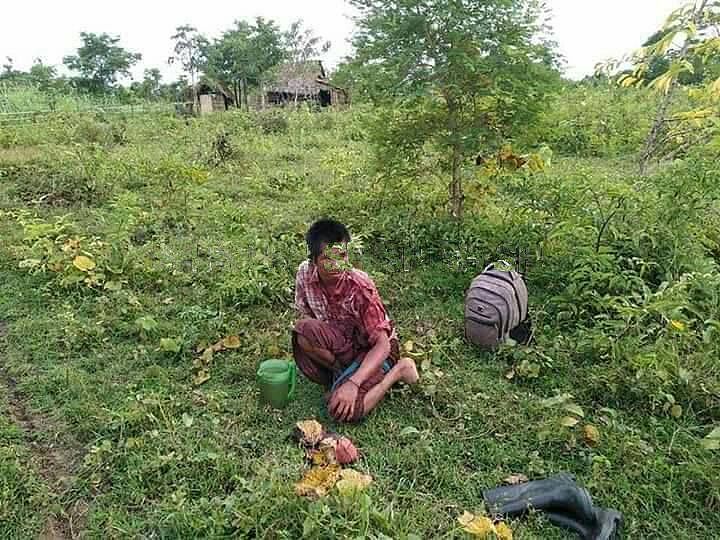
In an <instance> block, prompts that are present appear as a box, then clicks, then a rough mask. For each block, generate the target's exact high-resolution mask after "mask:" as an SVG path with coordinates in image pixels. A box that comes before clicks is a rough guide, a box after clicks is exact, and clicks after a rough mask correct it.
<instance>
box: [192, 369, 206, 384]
mask: <svg viewBox="0 0 720 540" xmlns="http://www.w3.org/2000/svg"><path fill="white" fill-rule="evenodd" d="M209 380H210V374H209V373H208V372H207V371H205V370H204V369H201V370H200V371H198V372H197V375H195V377H193V384H194V385H195V386H200V385H201V384H203V383H206V382H207V381H209Z"/></svg>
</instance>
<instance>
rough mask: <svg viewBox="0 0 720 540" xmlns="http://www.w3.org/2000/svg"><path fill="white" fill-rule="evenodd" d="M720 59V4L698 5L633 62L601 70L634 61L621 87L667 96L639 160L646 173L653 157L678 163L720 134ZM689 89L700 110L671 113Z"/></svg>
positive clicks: (682, 12) (620, 78)
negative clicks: (680, 94)
mask: <svg viewBox="0 0 720 540" xmlns="http://www.w3.org/2000/svg"><path fill="white" fill-rule="evenodd" d="M718 56H720V2H717V1H711V0H698V1H696V2H690V3H688V4H686V5H684V6H683V7H681V8H680V9H678V10H676V11H674V12H672V13H671V14H670V16H669V17H668V19H667V21H666V22H665V25H664V26H663V27H662V29H660V31H659V32H658V33H657V34H656V35H655V39H651V40H648V42H646V46H644V47H642V48H640V49H639V50H637V51H635V52H634V53H633V54H631V55H629V56H628V57H625V58H622V59H620V60H618V61H612V62H608V63H606V64H604V65H600V66H599V70H604V71H606V72H609V73H611V74H612V73H614V72H616V71H617V70H618V69H619V67H620V66H621V65H622V64H624V63H627V62H629V63H631V64H632V66H633V69H632V70H625V71H622V72H621V73H619V74H618V75H616V81H617V82H618V83H619V84H621V85H622V86H637V87H639V86H643V85H647V86H649V87H650V88H653V89H655V90H657V91H659V92H660V93H661V94H662V100H661V102H660V105H659V107H658V110H657V114H656V115H655V121H654V123H653V125H652V128H651V129H650V132H649V133H648V135H647V138H646V140H645V144H644V145H643V149H642V151H641V153H640V156H639V159H638V162H639V167H640V172H641V174H644V173H645V172H646V170H647V165H648V163H649V161H650V160H651V159H653V158H660V159H662V158H672V157H674V156H675V155H677V154H679V153H681V152H683V151H685V150H687V149H688V148H690V147H692V146H695V145H698V144H702V143H706V142H708V141H710V140H712V139H713V138H717V137H718V136H719V135H720V78H719V77H720V73H718V69H717V67H718V60H717V59H718ZM698 75H701V76H698ZM683 86H685V87H687V88H689V93H690V95H691V97H693V98H695V100H696V102H697V103H698V105H699V106H698V107H697V108H695V109H692V110H688V111H683V112H680V113H675V114H670V113H669V111H670V109H671V106H672V104H673V101H674V98H675V96H676V94H677V91H678V89H679V88H681V87H683ZM673 143H674V144H673Z"/></svg>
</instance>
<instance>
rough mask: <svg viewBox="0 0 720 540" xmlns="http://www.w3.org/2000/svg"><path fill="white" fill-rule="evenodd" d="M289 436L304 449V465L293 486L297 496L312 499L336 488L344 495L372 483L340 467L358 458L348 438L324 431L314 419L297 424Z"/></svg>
mask: <svg viewBox="0 0 720 540" xmlns="http://www.w3.org/2000/svg"><path fill="white" fill-rule="evenodd" d="M292 436H293V439H294V440H295V441H296V442H297V443H298V444H299V445H300V446H302V448H303V449H304V450H305V460H306V464H307V466H308V469H307V470H306V471H305V474H304V476H303V477H302V479H301V480H300V481H299V482H298V483H296V484H295V493H296V494H297V495H299V496H301V497H309V498H313V499H315V498H320V497H324V496H325V495H327V494H328V493H330V491H332V489H333V488H337V490H338V492H339V493H340V494H341V495H343V496H348V495H351V494H353V493H357V492H360V491H362V490H363V489H365V488H366V487H367V486H369V485H370V484H371V483H372V476H370V475H367V474H362V473H360V472H358V471H356V470H354V469H350V468H343V466H345V465H350V464H352V463H354V462H355V461H357V460H358V459H359V452H358V451H357V448H356V447H355V445H354V444H353V442H352V441H351V440H350V439H349V438H347V437H343V436H341V435H338V434H337V433H332V432H326V431H325V429H324V428H323V426H322V424H320V423H319V422H317V421H316V420H305V421H303V422H298V423H297V424H295V427H294V429H293V434H292Z"/></svg>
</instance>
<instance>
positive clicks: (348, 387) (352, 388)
mask: <svg viewBox="0 0 720 540" xmlns="http://www.w3.org/2000/svg"><path fill="white" fill-rule="evenodd" d="M358 390H359V387H358V386H357V385H356V384H355V383H354V382H352V381H350V380H348V381H345V382H344V383H343V384H341V385H340V387H339V388H338V389H337V390H335V392H333V394H332V396H331V397H330V403H329V407H328V410H329V411H330V414H332V415H333V417H334V418H336V419H337V420H340V421H341V422H347V421H348V420H350V419H351V418H352V417H353V414H354V413H355V401H356V400H357V395H358Z"/></svg>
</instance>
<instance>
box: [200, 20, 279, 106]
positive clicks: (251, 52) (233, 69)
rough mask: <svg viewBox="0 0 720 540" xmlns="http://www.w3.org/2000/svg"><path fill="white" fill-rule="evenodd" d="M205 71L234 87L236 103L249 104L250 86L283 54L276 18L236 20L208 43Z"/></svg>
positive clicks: (264, 74) (274, 64)
mask: <svg viewBox="0 0 720 540" xmlns="http://www.w3.org/2000/svg"><path fill="white" fill-rule="evenodd" d="M204 57H205V59H206V60H205V64H204V69H203V70H204V72H205V75H206V76H207V77H209V78H210V79H211V80H215V81H219V82H221V83H223V84H224V85H226V87H227V88H229V89H231V90H232V91H233V94H234V98H235V103H236V105H238V106H240V105H244V106H245V107H246V108H247V106H248V100H247V96H248V89H249V88H250V87H251V86H258V85H259V84H260V82H261V81H262V80H263V79H264V78H265V77H266V74H267V73H268V71H269V70H270V69H271V68H273V67H275V66H276V65H277V64H278V63H279V62H280V60H281V59H282V57H283V49H282V34H281V32H280V30H279V28H278V27H277V26H276V24H275V22H274V21H266V20H265V19H263V18H262V17H258V18H257V19H256V20H255V23H254V24H249V23H247V22H245V21H235V28H233V29H231V30H227V31H225V32H224V33H223V34H222V36H221V37H220V38H217V39H215V40H214V41H213V42H212V43H210V44H208V45H206V46H205V49H204Z"/></svg>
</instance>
